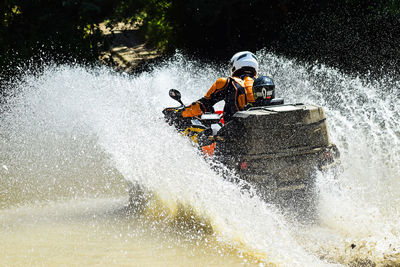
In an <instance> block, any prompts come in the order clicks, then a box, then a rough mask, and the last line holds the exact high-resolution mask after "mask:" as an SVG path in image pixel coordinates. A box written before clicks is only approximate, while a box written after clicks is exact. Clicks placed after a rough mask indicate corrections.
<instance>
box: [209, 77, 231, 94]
mask: <svg viewBox="0 0 400 267" xmlns="http://www.w3.org/2000/svg"><path fill="white" fill-rule="evenodd" d="M227 82H228V79H227V78H219V79H218V80H216V81H215V83H213V85H212V86H211V88H210V89H208V91H207V93H206V95H205V98H207V99H210V98H211V96H212V94H214V93H216V92H218V91H220V90H221V89H223V88H224V87H225V86H226V85H227Z"/></svg>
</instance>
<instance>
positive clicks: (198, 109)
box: [182, 78, 228, 117]
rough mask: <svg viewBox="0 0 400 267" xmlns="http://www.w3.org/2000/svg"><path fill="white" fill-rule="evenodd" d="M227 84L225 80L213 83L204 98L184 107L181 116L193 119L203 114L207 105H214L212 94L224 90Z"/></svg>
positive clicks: (220, 79)
mask: <svg viewBox="0 0 400 267" xmlns="http://www.w3.org/2000/svg"><path fill="white" fill-rule="evenodd" d="M227 84H228V79H227V78H219V79H218V80H216V81H215V83H213V85H212V86H211V88H210V89H208V91H207V93H206V95H205V96H204V98H202V99H200V100H198V101H197V102H195V103H193V104H191V105H190V106H188V107H186V108H185V110H184V111H183V112H182V116H183V117H194V116H199V115H201V114H203V113H204V112H203V110H204V111H207V106H208V104H210V103H211V104H210V105H211V106H212V105H213V104H214V101H215V98H213V94H215V93H217V92H219V91H221V90H223V89H224V88H226V86H227ZM206 102H207V103H206Z"/></svg>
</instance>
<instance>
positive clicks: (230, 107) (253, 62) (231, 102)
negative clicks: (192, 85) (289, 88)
mask: <svg viewBox="0 0 400 267" xmlns="http://www.w3.org/2000/svg"><path fill="white" fill-rule="evenodd" d="M230 65H231V76H230V77H227V78H219V79H218V80H217V81H216V82H215V83H214V84H213V85H212V86H211V88H210V89H209V90H208V91H207V93H206V95H205V96H204V97H202V98H200V99H199V100H197V101H196V102H194V103H192V104H191V105H190V106H188V107H186V108H185V109H184V110H183V111H182V113H181V115H182V117H195V116H199V115H201V114H203V113H205V112H214V108H213V106H214V105H215V104H216V103H218V102H219V101H221V100H224V101H225V106H224V110H223V118H224V121H225V122H228V121H230V120H231V118H232V116H233V114H235V113H236V112H237V111H240V110H244V109H245V108H246V106H247V105H248V104H250V105H256V104H257V103H256V98H257V94H256V98H255V95H254V94H253V84H254V81H255V80H256V79H257V78H258V77H257V72H258V60H257V57H256V56H255V55H254V54H253V53H251V52H249V51H242V52H238V53H236V54H235V55H233V57H232V59H231V61H230ZM262 77H265V76H262ZM265 78H266V79H268V80H269V81H270V82H269V86H270V87H272V86H273V87H274V84H273V82H272V80H271V79H269V78H268V77H265ZM263 81H264V82H265V80H263ZM261 83H262V82H261ZM260 90H261V91H260V93H261V95H259V96H260V97H261V96H262V93H263V91H262V89H261V87H260ZM264 91H265V89H264ZM265 92H267V91H265ZM265 96H266V95H265ZM271 97H273V95H271ZM264 98H266V97H264Z"/></svg>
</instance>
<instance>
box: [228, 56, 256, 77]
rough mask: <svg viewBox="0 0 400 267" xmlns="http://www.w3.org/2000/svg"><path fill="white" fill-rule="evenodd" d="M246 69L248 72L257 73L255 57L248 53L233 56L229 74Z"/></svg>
mask: <svg viewBox="0 0 400 267" xmlns="http://www.w3.org/2000/svg"><path fill="white" fill-rule="evenodd" d="M246 68H248V69H250V70H251V69H253V70H254V71H255V72H256V73H257V72H258V62H257V57H256V56H255V55H254V54H253V53H251V52H249V51H242V52H238V53H236V54H234V55H233V57H232V59H231V74H232V75H233V74H234V73H235V72H236V71H237V70H239V69H246Z"/></svg>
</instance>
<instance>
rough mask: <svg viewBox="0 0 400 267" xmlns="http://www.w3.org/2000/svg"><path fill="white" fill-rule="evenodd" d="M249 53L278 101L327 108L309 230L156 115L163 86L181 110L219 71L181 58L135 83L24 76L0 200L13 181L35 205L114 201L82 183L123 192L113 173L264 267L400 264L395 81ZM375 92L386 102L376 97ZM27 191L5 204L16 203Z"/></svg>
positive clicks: (100, 74) (5, 122) (9, 112)
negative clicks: (331, 169)
mask: <svg viewBox="0 0 400 267" xmlns="http://www.w3.org/2000/svg"><path fill="white" fill-rule="evenodd" d="M258 56H259V58H260V59H261V70H260V72H261V73H266V74H268V75H270V76H271V77H273V78H274V80H275V83H276V85H277V96H278V97H284V98H285V99H286V102H287V103H290V102H305V103H314V104H319V105H322V106H324V107H325V109H326V113H327V116H328V124H329V128H330V132H331V138H332V141H333V142H334V143H336V144H337V145H338V147H339V149H340V150H341V152H342V160H343V169H344V172H343V174H342V175H341V176H340V181H336V180H334V179H333V178H332V177H333V176H329V175H326V176H322V175H321V176H320V177H319V180H318V183H319V189H320V191H321V205H320V223H319V224H318V225H312V226H298V225H293V224H291V223H289V222H287V221H285V219H284V218H283V217H282V216H281V214H280V212H279V211H278V210H276V209H275V208H274V207H273V206H271V205H267V204H266V203H263V202H262V201H260V200H259V199H258V198H257V197H252V196H251V195H249V194H244V193H243V192H241V191H240V189H239V188H238V187H237V186H235V185H234V184H231V183H229V182H226V181H224V180H223V179H222V178H221V177H220V176H218V175H217V174H216V173H214V172H213V171H211V170H210V168H209V166H208V164H207V163H206V162H205V161H204V160H203V159H202V158H201V156H200V155H199V154H198V152H197V150H196V149H195V148H194V147H193V146H192V145H191V144H190V143H189V142H188V141H187V140H185V139H183V138H181V137H180V136H178V135H177V134H176V133H175V131H174V130H173V129H172V128H170V127H167V126H166V125H165V124H164V123H163V121H162V120H161V118H160V114H161V110H162V109H163V108H164V107H166V106H171V105H176V103H175V102H174V101H173V100H172V99H170V98H169V97H168V93H167V92H168V89H169V88H178V89H180V90H181V92H182V95H183V101H184V102H185V103H190V102H191V101H193V100H195V99H197V98H200V97H201V96H202V95H203V94H204V93H205V91H206V89H207V88H208V87H209V86H210V85H211V84H212V82H213V81H214V79H216V78H217V77H219V76H223V75H224V74H225V75H227V73H223V71H221V69H219V70H216V68H215V67H214V66H203V65H201V64H198V63H196V62H192V61H189V60H187V59H185V58H184V57H182V56H181V55H179V54H178V55H176V56H175V57H174V58H172V59H171V60H169V61H167V62H164V64H162V65H160V66H159V67H156V68H155V69H154V70H153V71H152V72H149V73H143V74H141V75H138V76H136V77H130V76H127V75H123V74H116V73H113V72H112V71H110V70H108V69H106V68H97V69H87V68H84V67H79V66H61V67H60V66H58V67H54V66H49V67H48V68H47V69H46V70H45V71H44V72H43V73H42V74H40V75H27V76H26V77H25V78H24V79H23V82H22V83H21V84H20V85H16V88H15V91H16V92H18V93H16V96H14V97H13V98H11V99H9V100H8V104H7V105H5V106H3V107H2V113H3V116H2V117H1V119H0V120H1V126H0V130H1V131H0V132H1V142H0V148H1V151H2V153H1V155H2V157H1V161H0V165H1V166H3V168H2V169H1V170H0V173H1V175H2V182H1V190H0V192H1V193H2V199H6V198H7V197H8V196H9V195H12V194H13V192H12V190H11V189H10V187H9V185H10V183H11V184H12V183H14V184H15V183H16V182H15V181H20V183H19V184H20V185H21V184H27V183H29V181H35V182H34V183H33V186H31V188H30V190H33V191H35V192H36V193H38V194H43V195H44V197H43V198H44V199H46V198H48V197H50V196H52V197H53V198H54V194H51V193H49V194H44V193H43V192H47V191H50V192H53V193H54V190H53V191H52V189H51V188H53V187H54V186H56V187H57V186H58V187H59V188H60V190H59V191H65V188H67V191H70V194H69V195H72V196H74V197H76V196H81V195H84V196H85V195H87V194H112V195H115V194H117V195H118V194H122V193H126V192H125V191H126V189H122V190H120V191H118V192H114V191H112V190H111V189H109V190H108V191H107V188H102V187H101V186H98V187H96V186H92V187H93V188H92V189H93V190H89V189H88V188H87V187H86V188H85V185H86V184H88V183H87V181H88V180H90V181H92V183H89V184H92V185H93V181H96V179H98V180H101V181H103V183H102V182H99V185H103V184H104V181H107V182H106V183H109V184H110V183H117V184H122V183H123V182H121V180H122V177H123V178H124V179H127V180H129V181H136V182H139V183H140V184H142V185H144V186H146V187H147V188H149V189H151V190H153V191H155V192H156V193H157V195H158V196H159V197H160V198H161V199H163V201H165V203H167V202H172V203H181V204H182V205H184V206H190V207H191V208H192V209H193V210H194V212H195V213H196V214H197V216H200V217H204V218H207V219H208V221H209V223H210V224H211V226H212V227H213V229H214V231H215V236H216V238H217V239H218V240H220V241H221V242H225V243H229V244H235V245H236V246H237V247H238V248H240V249H242V250H247V251H253V253H254V255H258V257H261V258H262V262H264V263H273V264H281V265H286V266H304V265H308V266H321V265H324V264H327V262H326V260H327V261H329V262H332V263H341V264H357V263H360V262H364V263H365V262H366V263H368V262H371V263H377V264H385V263H391V262H398V261H399V257H398V256H397V255H396V253H398V249H400V244H399V242H398V240H399V239H400V238H399V236H400V233H399V232H398V229H400V228H399V224H398V220H397V219H396V218H398V217H399V208H398V206H399V205H398V204H399V201H400V197H399V196H400V189H399V182H398V181H399V179H398V178H399V165H398V162H399V156H400V153H399V149H398V148H397V147H398V146H396V145H398V144H399V136H400V134H399V133H400V126H399V123H398V122H397V119H396V118H398V116H399V109H398V107H399V105H398V104H399V103H398V102H399V100H398V99H399V98H398V95H396V94H398V90H397V89H398V88H399V83H398V82H397V83H396V82H393V83H388V81H384V80H382V81H375V82H366V81H364V80H362V79H359V78H352V77H348V76H346V75H343V74H341V73H340V72H338V71H336V70H332V69H329V68H325V67H315V66H312V65H311V66H304V65H301V64H297V63H295V62H293V61H290V60H287V59H285V58H281V57H277V56H275V55H273V54H268V53H265V52H263V51H260V52H258ZM210 79H211V80H210ZM377 88H379V89H377ZM380 88H383V89H380ZM382 90H384V91H385V92H386V95H385V97H379V96H380V95H381V94H380V92H381V91H382ZM3 151H4V152H5V153H3ZM4 166H5V167H4ZM60 166H61V167H60ZM63 177H64V178H63ZM82 177H84V178H82ZM116 177H117V178H116ZM60 180H63V181H64V182H62V183H60V182H59V181H60ZM3 181H5V182H3ZM74 181H75V184H76V185H75V186H70V185H71V184H74ZM77 181H81V182H77ZM337 184H340V188H338V187H337V186H336V185H337ZM38 185H41V186H38ZM80 186H81V187H84V188H85V189H84V190H83V191H82V190H80V189H79V188H80ZM109 188H112V186H109ZM26 191H27V190H26V188H25V189H24V190H22V192H21V193H20V194H17V196H15V198H16V199H17V202H18V198H21V197H22V196H23V195H24V192H26ZM28 191H29V190H28ZM110 191H112V192H110ZM121 191H123V192H121ZM95 192H97V193H95ZM98 192H100V193H98ZM3 196H4V198H3ZM32 198H33V196H32ZM14 201H15V199H14ZM9 202H12V201H11V200H10V201H9ZM19 202H21V200H20V201H19ZM4 205H6V206H7V205H10V204H4ZM353 245H355V247H352V246H353Z"/></svg>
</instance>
